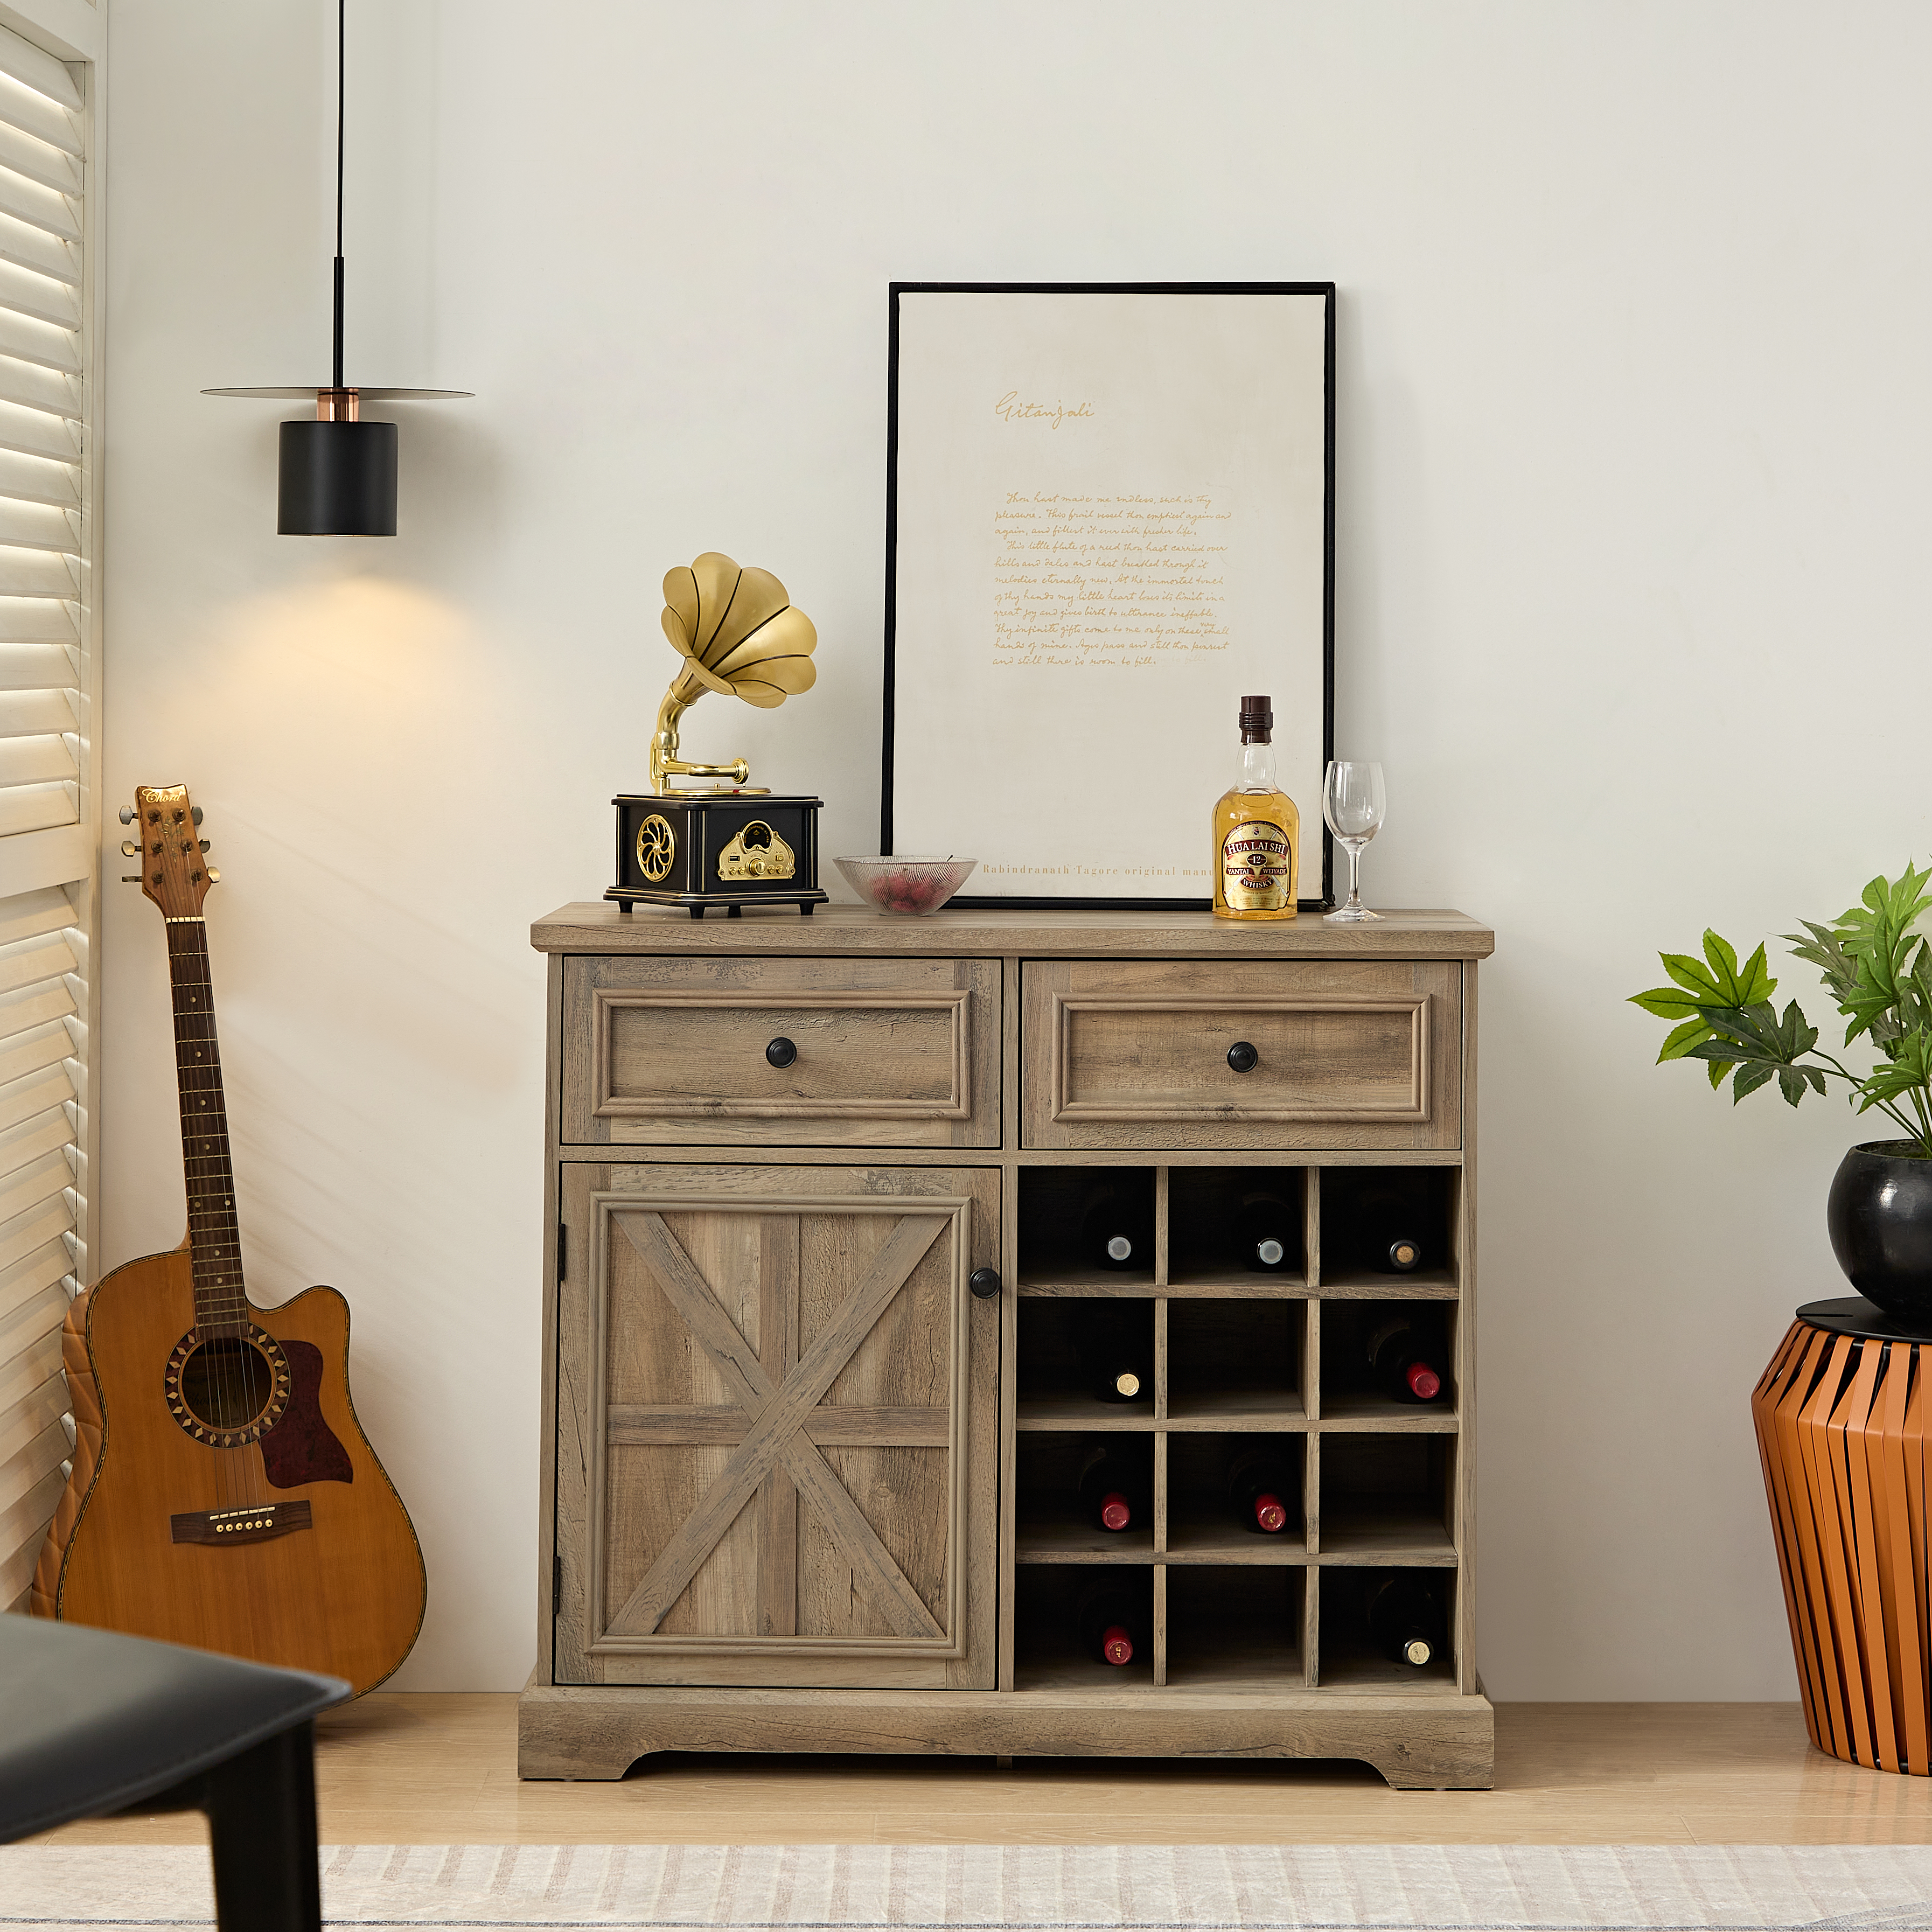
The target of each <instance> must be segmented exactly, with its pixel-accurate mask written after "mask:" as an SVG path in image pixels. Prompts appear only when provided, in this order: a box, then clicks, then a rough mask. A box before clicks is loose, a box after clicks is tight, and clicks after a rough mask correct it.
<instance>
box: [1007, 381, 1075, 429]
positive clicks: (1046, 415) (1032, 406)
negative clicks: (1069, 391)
mask: <svg viewBox="0 0 1932 1932" xmlns="http://www.w3.org/2000/svg"><path fill="white" fill-rule="evenodd" d="M993 413H994V415H995V416H998V418H999V419H1000V420H1001V422H1010V423H1012V422H1043V423H1046V424H1047V425H1049V427H1050V428H1054V429H1058V428H1059V427H1060V425H1061V424H1062V423H1064V422H1078V421H1079V419H1081V418H1082V417H1083V416H1088V417H1091V416H1092V415H1093V413H1094V405H1093V404H1091V403H1062V402H1052V403H1030V402H1028V401H1027V400H1026V398H1025V397H1024V396H1022V395H1021V394H1020V392H1019V390H1017V389H1009V390H1008V391H1007V393H1006V394H1005V395H1004V396H1002V397H1001V398H1000V400H999V401H998V402H997V403H995V404H994V405H993Z"/></svg>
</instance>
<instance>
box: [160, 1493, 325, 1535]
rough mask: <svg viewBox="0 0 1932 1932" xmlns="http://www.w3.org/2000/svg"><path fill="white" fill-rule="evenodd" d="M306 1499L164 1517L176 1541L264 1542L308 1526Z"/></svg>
mask: <svg viewBox="0 0 1932 1932" xmlns="http://www.w3.org/2000/svg"><path fill="white" fill-rule="evenodd" d="M313 1527H314V1525H313V1524H312V1523H311V1521H310V1518H309V1506H308V1501H307V1500H306V1499H302V1500H301V1501H292V1502H285V1503H257V1504H254V1505H251V1506H250V1507H249V1508H247V1509H220V1510H184V1511H182V1512H181V1514H179V1515H178V1516H171V1517H169V1518H168V1528H169V1530H170V1531H171V1532H172V1534H173V1538H174V1541H175V1542H177V1543H229V1544H233V1543H266V1542H268V1541H269V1540H270V1539H271V1538H274V1537H278V1536H287V1535H289V1533H290V1532H291V1531H292V1530H298V1529H312V1528H313Z"/></svg>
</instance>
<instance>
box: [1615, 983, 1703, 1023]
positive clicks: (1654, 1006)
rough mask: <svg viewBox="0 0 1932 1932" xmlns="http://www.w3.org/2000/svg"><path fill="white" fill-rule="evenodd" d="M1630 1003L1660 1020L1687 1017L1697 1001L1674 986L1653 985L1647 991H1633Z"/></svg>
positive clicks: (1694, 1011) (1692, 1012)
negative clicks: (1653, 1014)
mask: <svg viewBox="0 0 1932 1932" xmlns="http://www.w3.org/2000/svg"><path fill="white" fill-rule="evenodd" d="M1630 1003H1631V1005H1632V1006H1634V1007H1643V1010H1644V1011H1645V1012H1646V1013H1655V1015H1656V1016H1657V1017H1658V1019H1661V1020H1682V1019H1689V1018H1690V1017H1691V1015H1692V1014H1694V1013H1696V1012H1697V1001H1695V1000H1694V999H1693V998H1691V995H1689V994H1688V993H1685V992H1679V990H1678V989H1677V988H1676V987H1675V986H1653V987H1652V988H1651V989H1650V991H1649V992H1647V993H1633V994H1631V996H1630Z"/></svg>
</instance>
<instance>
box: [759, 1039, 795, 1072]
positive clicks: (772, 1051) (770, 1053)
mask: <svg viewBox="0 0 1932 1932" xmlns="http://www.w3.org/2000/svg"><path fill="white" fill-rule="evenodd" d="M765 1058H766V1059H767V1060H769V1061H770V1062H771V1064H772V1065H773V1066H774V1067H789V1066H790V1064H792V1062H793V1061H794V1060H796V1058H798V1049H797V1048H796V1047H795V1046H793V1044H792V1043H791V1042H790V1040H787V1039H786V1038H785V1037H784V1034H779V1035H778V1038H777V1039H776V1040H773V1041H772V1043H771V1045H770V1046H768V1047H766V1049H765Z"/></svg>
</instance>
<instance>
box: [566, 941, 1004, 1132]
mask: <svg viewBox="0 0 1932 1932" xmlns="http://www.w3.org/2000/svg"><path fill="white" fill-rule="evenodd" d="M999 976H1000V965H999V962H998V961H997V960H973V959H968V960H953V959H638V958H607V959H605V958H573V959H567V960H565V962H564V976H563V1014H562V1029H563V1079H562V1097H561V1106H562V1120H561V1122H560V1135H561V1138H562V1139H563V1140H564V1141H565V1142H574V1143H577V1144H585V1143H588V1144H592V1145H598V1144H607V1145H621V1144H630V1145H667V1144H675V1143H679V1142H701V1143H702V1142H709V1143H712V1144H718V1143H742V1144H745V1145H760V1146H804V1145H820V1144H832V1145H853V1146H868V1147H992V1146H995V1145H998V1141H999V1136H1000V1104H999V1040H1000V977H999ZM774 1041H788V1042H790V1046H791V1049H792V1050H793V1057H792V1058H790V1060H789V1061H788V1062H787V1063H786V1064H781V1065H774V1064H772V1058H769V1057H768V1055H767V1049H768V1048H769V1047H770V1046H772V1043H773V1042H774Z"/></svg>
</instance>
